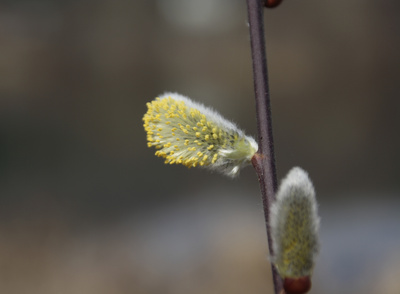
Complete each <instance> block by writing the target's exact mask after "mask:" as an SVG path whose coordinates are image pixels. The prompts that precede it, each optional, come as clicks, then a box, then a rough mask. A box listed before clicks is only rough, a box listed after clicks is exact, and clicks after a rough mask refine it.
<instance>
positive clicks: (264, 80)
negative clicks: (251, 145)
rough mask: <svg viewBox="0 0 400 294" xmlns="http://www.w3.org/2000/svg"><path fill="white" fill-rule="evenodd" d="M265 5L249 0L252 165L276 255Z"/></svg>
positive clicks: (276, 276)
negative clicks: (253, 106)
mask: <svg viewBox="0 0 400 294" xmlns="http://www.w3.org/2000/svg"><path fill="white" fill-rule="evenodd" d="M262 4H263V3H262V1H260V0H247V10H248V18H249V25H250V40H251V56H252V61H253V78H254V91H255V99H256V114H257V130H258V144H259V149H258V152H257V153H256V154H255V155H254V157H253V159H252V163H253V165H254V167H255V169H256V172H257V175H258V180H259V183H260V189H261V194H262V201H263V209H264V216H265V223H266V227H267V237H268V247H269V253H270V256H273V253H274V252H273V248H272V239H271V232H270V226H269V208H270V206H271V204H272V202H273V201H274V200H275V192H276V189H277V177H276V169H275V156H274V143H273V136H272V123H271V107H270V95H269V94H270V92H269V85H268V74H267V59H266V53H265V39H264V22H263V6H262ZM271 268H272V278H273V282H274V289H275V294H279V293H280V292H281V291H282V279H281V278H280V277H279V274H278V272H277V270H276V268H275V266H274V265H273V264H272V263H271Z"/></svg>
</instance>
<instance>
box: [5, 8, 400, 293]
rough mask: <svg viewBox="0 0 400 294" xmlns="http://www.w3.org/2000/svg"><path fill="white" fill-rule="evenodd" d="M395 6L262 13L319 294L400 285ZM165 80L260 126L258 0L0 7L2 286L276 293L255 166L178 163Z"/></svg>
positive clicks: (279, 158) (282, 147) (283, 140)
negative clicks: (253, 38)
mask: <svg viewBox="0 0 400 294" xmlns="http://www.w3.org/2000/svg"><path fill="white" fill-rule="evenodd" d="M399 11H400V2H399V1H395V0H386V1H372V0H353V1H346V2H345V3H344V2H343V3H342V2H338V1H316V0H314V1H309V0H303V1H298V0H286V1H284V2H283V4H282V5H281V6H280V7H278V8H277V9H275V10H268V11H266V14H265V27H266V39H267V52H268V64H269V74H270V87H271V94H272V112H273V126H274V135H275V150H276V163H277V170H278V175H279V178H282V177H283V176H284V175H285V174H286V172H287V171H288V170H289V169H290V168H291V167H292V166H295V165H299V166H302V167H303V168H305V169H306V170H307V171H308V172H309V173H310V176H311V178H312V179H313V181H314V184H315V186H316V189H317V195H318V199H319V203H320V214H321V218H322V226H321V239H322V249H321V253H320V256H319V259H318V260H317V264H316V268H315V274H314V277H313V282H314V286H313V289H312V291H311V293H327V294H330V293H332V294H333V293H352V294H353V293H367V294H369V293H371V294H372V293H386V294H398V293H399V289H400V282H399V279H398V277H399V275H400V229H399V228H400V213H399V211H400V200H399V194H400V193H399V191H400V185H399V180H398V178H399V173H400V168H399V167H400V155H399V147H400V137H399V135H398V134H399V123H400V118H399V117H400V116H399V112H400V102H399V99H398V98H399V94H400V83H399V82H400V81H399V78H398V77H399V73H400V57H399V52H400V42H399V41H400V40H399V35H400V18H399ZM164 91H177V92H179V93H181V94H184V95H188V96H189V97H191V98H193V99H195V100H197V101H199V102H202V103H204V104H206V105H209V106H212V107H214V108H215V109H217V110H218V111H219V112H221V113H222V114H223V115H224V116H225V117H227V118H229V119H232V120H233V121H235V122H236V123H238V125H240V126H241V127H242V128H243V129H245V130H246V132H247V133H249V134H253V135H255V132H256V121H255V103H254V98H253V97H254V94H253V81H252V69H251V59H250V46H249V35H248V27H247V12H246V5H245V1H244V0H202V1H198V0H130V1H128V0H114V1H111V0H99V1H94V0H93V1H89V0H83V1H72V0H71V1H67V0H65V1H61V0H60V1H50V0H35V1H33V0H25V1H23V0H14V1H12V0H8V1H7V0H2V1H1V2H0V293H7V294H14V293H15V294H17V293H18V294H19V293H30V294H36V293H38V294H39V293H40V294H50V293H51V294H53V293H60V294H64V293H65V294H72V293H73V294H81V293H82V294H83V293H84V294H91V293H93V294H94V293H96V294H103V293H104V294H105V293H118V294H124V293H135V294H136V293H137V294H141V293H148V294H158V293H163V294H169V293H171V294H181V293H182V294H183V293H185V294H186V293H231V294H232V293H233V294H236V293H237V294H239V293H240V294H243V293H254V294H255V293H260V294H261V293H272V292H271V290H272V285H271V278H270V270H269V264H268V254H267V252H268V250H267V242H266V236H265V226H264V220H263V212H262V207H261V199H260V192H259V190H258V181H257V178H256V175H255V173H254V171H253V169H252V168H251V167H248V168H246V169H244V170H243V171H242V173H241V176H240V178H239V179H235V180H231V179H228V178H226V177H224V176H220V175H218V174H212V173H209V172H207V171H205V170H202V169H191V170H187V169H186V168H185V167H183V166H166V165H164V164H163V160H162V159H160V158H157V157H156V156H154V150H153V149H149V148H147V146H146V135H145V132H144V130H143V126H142V124H143V123H142V116H143V114H144V113H145V112H146V105H145V104H146V102H148V101H151V100H152V99H153V98H154V97H156V96H157V95H159V94H161V93H163V92H164Z"/></svg>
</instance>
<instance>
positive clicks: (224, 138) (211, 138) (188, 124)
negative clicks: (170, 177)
mask: <svg viewBox="0 0 400 294" xmlns="http://www.w3.org/2000/svg"><path fill="white" fill-rule="evenodd" d="M147 108H148V110H147V112H146V114H145V115H144V117H143V121H144V125H143V126H144V129H145V131H146V132H147V141H148V143H147V145H148V146H149V147H152V146H154V147H155V148H156V149H157V151H156V153H155V155H157V156H159V157H162V158H164V159H165V163H166V164H182V165H184V166H187V167H189V168H190V167H196V166H201V167H205V168H208V169H211V170H217V171H219V172H221V173H223V174H226V175H228V176H231V177H234V176H236V175H238V173H239V170H240V168H241V167H243V166H246V165H248V164H250V161H251V158H252V157H253V155H254V154H255V152H256V151H257V149H258V145H257V143H256V141H255V140H254V139H253V138H252V137H250V136H246V135H245V134H244V133H243V131H241V130H239V129H238V128H237V127H236V125H235V124H234V123H232V122H230V121H228V120H226V119H225V118H223V117H222V116H221V115H220V114H218V113H217V112H215V111H214V110H212V109H210V108H208V107H205V106H204V105H202V104H199V103H196V102H194V101H192V100H190V99H189V98H187V97H185V96H182V95H180V94H177V93H165V94H163V95H161V96H160V97H158V98H156V99H155V100H153V101H152V102H149V103H147Z"/></svg>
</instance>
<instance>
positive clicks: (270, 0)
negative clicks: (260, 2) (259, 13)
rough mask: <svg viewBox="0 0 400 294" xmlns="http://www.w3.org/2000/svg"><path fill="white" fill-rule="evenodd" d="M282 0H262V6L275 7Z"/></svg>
mask: <svg viewBox="0 0 400 294" xmlns="http://www.w3.org/2000/svg"><path fill="white" fill-rule="evenodd" d="M281 2H282V0H264V6H265V7H267V8H275V7H277V6H278V5H279V4H281Z"/></svg>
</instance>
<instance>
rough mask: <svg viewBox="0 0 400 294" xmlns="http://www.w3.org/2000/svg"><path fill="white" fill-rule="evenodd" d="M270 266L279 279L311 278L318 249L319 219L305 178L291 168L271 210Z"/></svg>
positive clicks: (311, 187)
mask: <svg viewBox="0 0 400 294" xmlns="http://www.w3.org/2000/svg"><path fill="white" fill-rule="evenodd" d="M270 225H271V236H272V243H273V249H274V256H273V257H272V262H273V263H274V264H275V266H276V268H277V270H278V272H279V275H280V276H281V277H282V278H287V277H288V278H299V277H306V276H311V274H312V269H313V267H314V262H315V257H316V255H317V253H318V249H319V240H318V229H319V217H318V212H317V202H316V198H315V190H314V187H313V184H312V182H311V180H310V179H309V177H308V174H307V173H306V172H305V171H304V170H303V169H301V168H299V167H294V168H293V169H292V170H290V171H289V173H288V175H287V176H286V177H285V178H284V179H283V181H282V183H281V185H280V187H279V189H278V192H277V194H276V201H275V202H274V203H273V205H272V207H271V215H270Z"/></svg>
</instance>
